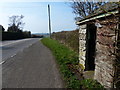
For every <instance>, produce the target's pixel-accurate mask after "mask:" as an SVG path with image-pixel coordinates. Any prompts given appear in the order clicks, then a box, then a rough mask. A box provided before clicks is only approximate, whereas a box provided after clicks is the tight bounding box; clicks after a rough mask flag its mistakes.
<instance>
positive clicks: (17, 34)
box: [2, 32, 24, 40]
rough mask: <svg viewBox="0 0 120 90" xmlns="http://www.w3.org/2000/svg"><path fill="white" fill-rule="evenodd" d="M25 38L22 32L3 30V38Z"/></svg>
mask: <svg viewBox="0 0 120 90" xmlns="http://www.w3.org/2000/svg"><path fill="white" fill-rule="evenodd" d="M23 38H24V36H23V33H21V32H2V40H17V39H23Z"/></svg>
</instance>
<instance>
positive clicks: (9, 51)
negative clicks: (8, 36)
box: [0, 38, 40, 64]
mask: <svg viewBox="0 0 120 90" xmlns="http://www.w3.org/2000/svg"><path fill="white" fill-rule="evenodd" d="M39 40H40V38H28V39H21V40H9V41H3V42H0V52H1V53H2V57H0V58H1V59H2V60H1V63H0V64H2V62H4V61H6V59H8V58H11V57H13V56H15V55H16V54H17V53H18V52H20V51H22V50H24V49H25V48H26V47H29V46H30V45H32V44H34V43H35V42H37V41H39Z"/></svg>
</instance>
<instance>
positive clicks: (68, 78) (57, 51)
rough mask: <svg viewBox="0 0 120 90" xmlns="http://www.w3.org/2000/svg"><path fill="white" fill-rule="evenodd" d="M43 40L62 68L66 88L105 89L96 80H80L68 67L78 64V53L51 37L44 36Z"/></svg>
mask: <svg viewBox="0 0 120 90" xmlns="http://www.w3.org/2000/svg"><path fill="white" fill-rule="evenodd" d="M41 42H42V43H43V44H44V45H45V46H47V47H48V48H49V49H50V50H51V51H52V53H53V55H54V56H55V58H56V61H57V63H58V65H59V68H60V72H61V73H62V76H63V79H64V81H65V84H66V85H65V87H66V88H72V89H75V90H76V89H80V88H81V89H84V90H94V89H93V88H98V89H99V90H101V89H103V86H101V85H100V84H99V83H98V82H97V81H95V80H92V79H84V80H78V78H77V76H76V75H75V73H74V72H73V71H71V69H70V68H69V67H68V65H74V66H76V65H78V63H79V59H78V54H77V53H75V52H74V51H72V50H70V49H69V48H67V47H66V46H64V45H62V44H60V43H59V42H58V41H56V40H52V39H50V38H43V39H42V40H41ZM91 88H92V89H91Z"/></svg>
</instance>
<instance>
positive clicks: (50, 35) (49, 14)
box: [48, 4, 51, 38]
mask: <svg viewBox="0 0 120 90" xmlns="http://www.w3.org/2000/svg"><path fill="white" fill-rule="evenodd" d="M48 16H49V34H50V38H51V19H50V5H49V4H48Z"/></svg>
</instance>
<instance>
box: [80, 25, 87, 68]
mask: <svg viewBox="0 0 120 90" xmlns="http://www.w3.org/2000/svg"><path fill="white" fill-rule="evenodd" d="M85 45H86V24H84V25H81V26H80V30H79V62H80V66H81V67H82V69H84V68H85V55H86V46H85Z"/></svg>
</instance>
